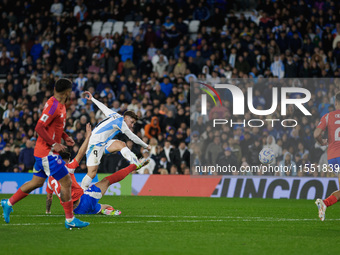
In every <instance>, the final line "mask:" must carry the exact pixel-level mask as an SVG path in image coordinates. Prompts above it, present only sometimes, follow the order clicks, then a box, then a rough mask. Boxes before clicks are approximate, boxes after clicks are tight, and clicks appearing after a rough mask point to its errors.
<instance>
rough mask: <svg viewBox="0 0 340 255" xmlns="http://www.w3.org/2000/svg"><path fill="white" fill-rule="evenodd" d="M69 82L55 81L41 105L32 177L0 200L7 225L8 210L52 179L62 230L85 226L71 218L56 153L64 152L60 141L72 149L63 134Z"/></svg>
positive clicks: (65, 174) (68, 182)
mask: <svg viewBox="0 0 340 255" xmlns="http://www.w3.org/2000/svg"><path fill="white" fill-rule="evenodd" d="M71 90H72V82H71V81H70V80H68V79H59V80H58V81H57V82H56V84H55V88H54V96H52V97H51V98H50V99H49V100H48V101H47V102H46V104H45V107H44V110H43V112H42V115H41V117H40V118H39V121H38V123H37V125H36V127H35V131H36V132H37V133H38V135H39V137H38V140H37V143H36V146H35V148H34V156H35V159H36V161H35V164H34V175H33V178H32V180H31V181H29V182H27V183H25V184H24V185H22V186H21V187H20V188H19V189H18V190H17V192H16V193H15V194H14V195H13V196H12V197H11V198H10V199H3V200H2V201H1V206H2V208H3V212H4V218H5V221H6V223H9V221H10V217H9V215H10V213H11V212H12V211H13V209H12V206H13V205H14V204H15V203H17V202H19V201H20V200H21V199H23V198H25V197H26V196H27V195H28V194H29V193H30V192H31V191H33V190H35V189H36V188H39V187H41V186H43V184H44V182H45V179H46V178H47V177H48V176H50V175H52V176H53V177H54V178H55V179H56V180H58V181H59V183H60V185H61V192H60V193H61V200H62V201H63V203H62V206H63V207H64V211H65V216H66V220H65V227H66V228H72V227H77V228H82V227H86V226H88V225H89V223H87V222H82V221H80V220H78V219H76V218H74V216H73V203H72V200H71V184H72V180H71V177H70V175H69V174H68V171H67V169H66V167H65V162H64V161H63V160H62V158H61V157H60V155H59V152H61V151H64V150H65V149H66V146H65V145H62V144H61V138H63V139H64V141H65V142H66V144H67V145H68V146H73V145H74V141H73V139H72V138H70V137H69V136H68V135H67V134H66V133H65V132H64V127H65V122H66V108H65V103H66V101H67V100H68V98H69V97H70V94H71Z"/></svg>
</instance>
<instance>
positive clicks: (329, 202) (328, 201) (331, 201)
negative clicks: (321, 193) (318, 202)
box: [323, 195, 338, 207]
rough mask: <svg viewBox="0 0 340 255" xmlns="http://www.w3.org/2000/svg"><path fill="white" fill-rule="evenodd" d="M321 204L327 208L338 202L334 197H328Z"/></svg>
mask: <svg viewBox="0 0 340 255" xmlns="http://www.w3.org/2000/svg"><path fill="white" fill-rule="evenodd" d="M323 202H324V203H325V205H326V206H327V207H328V206H331V205H334V204H335V203H336V202H338V199H337V198H336V197H335V196H334V195H330V196H329V197H327V198H326V199H325V200H323Z"/></svg>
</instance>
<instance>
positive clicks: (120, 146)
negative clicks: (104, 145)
mask: <svg viewBox="0 0 340 255" xmlns="http://www.w3.org/2000/svg"><path fill="white" fill-rule="evenodd" d="M124 147H126V143H125V142H122V141H114V142H113V143H112V144H111V145H110V146H109V148H108V149H107V150H108V151H109V152H110V153H113V152H116V151H120V150H121V149H123V148H124Z"/></svg>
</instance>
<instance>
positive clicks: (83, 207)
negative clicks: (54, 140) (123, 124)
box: [46, 124, 148, 215]
mask: <svg viewBox="0 0 340 255" xmlns="http://www.w3.org/2000/svg"><path fill="white" fill-rule="evenodd" d="M90 136H91V125H90V124H87V125H86V135H85V141H84V142H83V144H82V145H81V147H80V148H79V151H78V154H77V155H76V156H75V158H74V159H73V160H72V161H70V156H71V154H70V153H69V152H61V153H60V156H61V157H62V158H63V160H64V161H65V162H66V165H65V166H66V168H67V170H68V171H69V173H70V176H71V178H72V201H73V211H74V213H76V214H99V213H101V214H105V215H120V214H121V212H120V211H118V210H115V209H114V208H113V207H112V206H111V205H104V204H99V203H98V201H99V199H101V198H102V196H103V195H104V194H105V192H106V190H107V189H108V188H109V186H110V185H111V184H113V183H116V182H119V181H121V180H123V179H124V178H125V177H126V176H127V175H128V174H130V173H131V172H132V171H134V170H136V169H139V168H140V167H139V166H137V165H135V164H131V165H129V166H128V167H126V168H124V169H121V170H119V171H117V172H115V173H114V174H112V175H110V176H107V177H105V178H104V179H103V180H101V181H100V182H98V183H96V184H95V185H92V186H91V187H90V188H88V189H87V190H85V191H84V190H83V189H82V188H81V187H80V186H79V184H78V183H77V181H76V178H75V177H74V171H75V169H76V168H77V167H78V166H79V162H80V161H81V159H82V158H83V157H84V156H85V152H86V148H87V146H88V144H89V140H90ZM147 164H148V162H144V163H143V165H142V166H144V165H147ZM46 191H47V199H46V213H51V205H52V197H53V192H55V193H56V194H57V196H58V197H59V199H60V202H61V198H60V183H59V182H58V181H57V180H55V179H54V178H53V177H52V176H50V177H49V178H48V183H47V187H46Z"/></svg>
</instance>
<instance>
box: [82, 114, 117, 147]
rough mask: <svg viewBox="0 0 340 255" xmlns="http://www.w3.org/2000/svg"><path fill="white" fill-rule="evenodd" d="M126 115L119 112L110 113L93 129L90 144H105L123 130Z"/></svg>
mask: <svg viewBox="0 0 340 255" xmlns="http://www.w3.org/2000/svg"><path fill="white" fill-rule="evenodd" d="M123 121H124V117H123V116H122V115H120V114H118V113H112V114H110V115H109V116H108V117H107V118H106V119H104V120H102V121H101V122H100V123H98V125H97V126H96V127H95V128H94V129H93V131H92V135H91V137H90V142H89V144H94V145H97V146H102V145H105V144H106V143H107V142H108V141H110V140H111V139H113V138H114V137H115V136H116V135H117V134H118V133H120V132H121V131H122V125H123Z"/></svg>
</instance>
